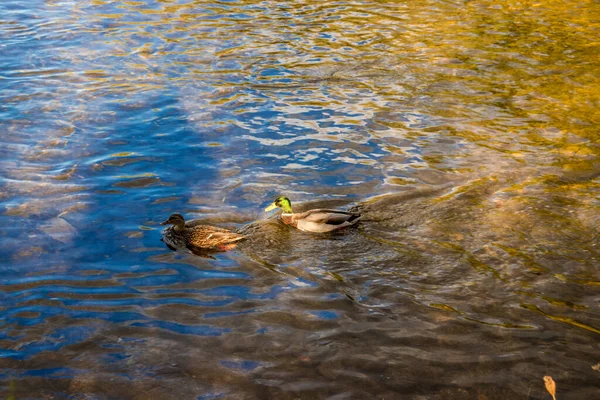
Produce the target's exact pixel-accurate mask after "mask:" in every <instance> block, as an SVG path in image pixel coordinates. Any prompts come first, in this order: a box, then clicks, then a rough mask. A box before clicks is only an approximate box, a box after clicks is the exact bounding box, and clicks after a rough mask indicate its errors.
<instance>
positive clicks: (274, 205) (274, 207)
mask: <svg viewBox="0 0 600 400" xmlns="http://www.w3.org/2000/svg"><path fill="white" fill-rule="evenodd" d="M276 208H277V205H276V204H275V203H273V204H271V205H270V206H269V207H267V208H265V211H271V210H274V209H276Z"/></svg>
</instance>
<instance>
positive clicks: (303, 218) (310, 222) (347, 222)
mask: <svg viewBox="0 0 600 400" xmlns="http://www.w3.org/2000/svg"><path fill="white" fill-rule="evenodd" d="M276 207H279V208H281V209H282V210H283V212H282V213H281V220H282V221H283V223H284V224H286V225H291V226H293V227H295V228H298V229H300V230H301V231H306V232H319V233H323V232H331V231H334V230H336V229H342V228H345V227H347V226H351V225H354V224H355V223H357V222H358V220H359V218H360V215H359V214H353V213H349V212H346V211H339V210H326V209H316V210H309V211H306V212H303V213H294V212H293V211H292V202H291V201H290V199H288V198H287V197H284V196H280V197H278V198H276V199H275V201H274V202H273V204H271V205H270V206H269V207H267V208H265V211H271V210H273V209H274V208H276Z"/></svg>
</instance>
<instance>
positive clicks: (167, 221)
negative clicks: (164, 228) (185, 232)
mask: <svg viewBox="0 0 600 400" xmlns="http://www.w3.org/2000/svg"><path fill="white" fill-rule="evenodd" d="M160 224H161V225H169V220H166V221H163V222H161V223H160Z"/></svg>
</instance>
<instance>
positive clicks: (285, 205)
mask: <svg viewBox="0 0 600 400" xmlns="http://www.w3.org/2000/svg"><path fill="white" fill-rule="evenodd" d="M277 207H279V208H281V209H282V210H283V212H284V213H286V214H291V213H292V202H291V201H290V199H288V198H287V197H285V196H279V197H278V198H276V199H275V201H274V202H273V203H272V204H271V205H270V206H269V207H267V208H265V211H271V210H274V209H275V208H277Z"/></svg>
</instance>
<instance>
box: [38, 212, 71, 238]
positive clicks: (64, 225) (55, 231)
mask: <svg viewBox="0 0 600 400" xmlns="http://www.w3.org/2000/svg"><path fill="white" fill-rule="evenodd" d="M40 230H41V231H42V232H44V233H45V234H46V235H48V236H50V237H51V238H52V239H54V240H58V241H59V242H62V243H70V242H72V241H73V239H74V238H75V236H77V229H76V228H75V227H74V226H73V225H71V224H70V223H68V222H67V221H66V220H64V219H62V218H58V217H56V218H51V219H49V220H47V221H46V222H45V223H43V224H41V225H40Z"/></svg>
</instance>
